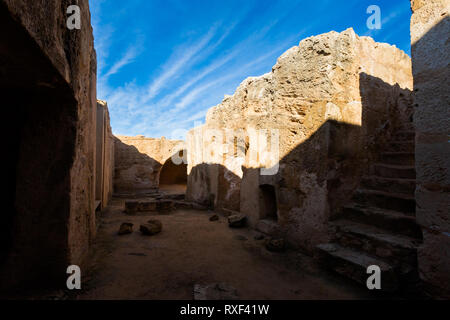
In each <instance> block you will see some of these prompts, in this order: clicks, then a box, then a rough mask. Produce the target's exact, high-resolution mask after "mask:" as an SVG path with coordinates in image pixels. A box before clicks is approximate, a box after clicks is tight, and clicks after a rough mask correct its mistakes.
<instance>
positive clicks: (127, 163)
mask: <svg viewBox="0 0 450 320" xmlns="http://www.w3.org/2000/svg"><path fill="white" fill-rule="evenodd" d="M183 148H184V141H181V140H168V139H165V138H164V137H162V138H161V139H156V138H146V137H144V136H135V137H126V136H116V137H115V157H114V159H115V160H114V161H115V173H114V192H119V193H120V192H132V191H146V190H152V189H157V188H158V186H159V174H160V170H161V168H162V166H163V165H164V163H165V162H166V161H168V160H169V161H171V157H172V155H174V154H176V153H177V152H178V151H179V150H183Z"/></svg>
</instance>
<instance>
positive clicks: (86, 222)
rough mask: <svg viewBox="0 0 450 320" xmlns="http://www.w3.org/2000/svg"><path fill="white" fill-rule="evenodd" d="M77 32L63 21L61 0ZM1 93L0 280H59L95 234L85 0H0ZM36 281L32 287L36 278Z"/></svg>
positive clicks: (92, 87) (91, 64)
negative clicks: (6, 151) (6, 159)
mask: <svg viewBox="0 0 450 320" xmlns="http://www.w3.org/2000/svg"><path fill="white" fill-rule="evenodd" d="M72 4H78V5H79V7H80V9H81V30H72V31H71V30H69V29H68V28H67V27H66V20H67V17H68V15H67V13H66V10H67V8H68V6H70V5H72ZM0 14H1V19H0V21H1V22H0V23H1V24H2V25H1V29H2V30H4V31H6V30H7V31H6V32H2V35H1V38H0V41H1V47H2V50H1V52H0V55H1V58H2V66H1V68H2V70H1V74H2V78H1V90H2V97H3V98H2V99H3V100H4V103H5V104H6V105H9V110H11V113H14V114H13V115H12V116H11V117H10V118H9V121H10V122H11V124H12V125H13V127H14V132H9V135H11V134H12V136H13V137H14V139H11V141H10V142H8V143H9V144H11V146H10V147H11V148H10V150H11V157H10V160H11V162H10V167H11V168H9V170H11V173H8V175H9V176H8V177H9V178H8V179H9V180H10V184H9V185H10V186H11V192H9V196H11V199H13V200H12V201H11V202H8V204H7V210H6V212H7V213H6V214H5V221H6V222H7V223H6V225H5V229H4V231H5V232H4V234H3V237H5V239H6V240H7V241H6V242H3V241H2V259H1V260H2V261H1V262H0V263H1V269H2V270H1V272H0V275H1V276H0V277H1V279H0V283H1V286H2V287H8V286H11V285H12V286H15V287H17V286H18V285H19V284H23V285H26V286H31V285H32V283H34V282H37V281H44V282H45V285H46V286H47V287H48V286H49V285H51V284H53V283H56V284H58V285H61V286H64V285H65V279H66V276H67V275H66V268H67V266H68V265H71V264H76V265H82V264H83V261H84V257H85V255H86V253H87V249H88V247H89V243H90V241H91V240H92V238H93V237H94V235H95V213H94V195H95V193H94V185H95V167H94V163H95V162H94V159H95V128H96V123H95V119H96V114H95V112H96V106H97V99H96V71H97V64H96V53H95V50H94V42H93V35H92V27H91V23H90V12H89V3H88V1H70V0H53V1H47V0H35V1H28V0H1V1H0ZM38 287H39V286H38Z"/></svg>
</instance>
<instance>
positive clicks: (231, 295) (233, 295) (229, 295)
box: [194, 283, 238, 300]
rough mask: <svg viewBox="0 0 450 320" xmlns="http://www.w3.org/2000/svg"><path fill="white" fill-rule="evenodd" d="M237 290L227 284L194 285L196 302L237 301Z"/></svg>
mask: <svg viewBox="0 0 450 320" xmlns="http://www.w3.org/2000/svg"><path fill="white" fill-rule="evenodd" d="M237 299H238V295H237V291H236V289H235V288H233V287H232V286H230V285H229V284H226V283H212V284H207V285H201V284H196V285H194V300H237Z"/></svg>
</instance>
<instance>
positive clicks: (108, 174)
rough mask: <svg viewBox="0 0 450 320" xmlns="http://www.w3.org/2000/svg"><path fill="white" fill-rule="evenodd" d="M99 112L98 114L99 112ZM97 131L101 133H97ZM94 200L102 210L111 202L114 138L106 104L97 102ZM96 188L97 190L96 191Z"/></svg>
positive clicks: (100, 101)
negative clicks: (97, 201)
mask: <svg viewBox="0 0 450 320" xmlns="http://www.w3.org/2000/svg"><path fill="white" fill-rule="evenodd" d="M99 111H100V112H99ZM99 129H101V131H100V132H99ZM96 144H97V149H96V161H97V164H98V166H97V168H96V200H99V201H100V203H101V207H100V208H104V207H106V206H107V205H108V202H109V200H111V197H112V193H113V177H114V136H113V134H112V130H111V125H110V118H109V110H108V104H107V103H106V101H102V100H98V101H97V141H96ZM97 188H98V190H97Z"/></svg>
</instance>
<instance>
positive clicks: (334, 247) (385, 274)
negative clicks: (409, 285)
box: [315, 243, 399, 292]
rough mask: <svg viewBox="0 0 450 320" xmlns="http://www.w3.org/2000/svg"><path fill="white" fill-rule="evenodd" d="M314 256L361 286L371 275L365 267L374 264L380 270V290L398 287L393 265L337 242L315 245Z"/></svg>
mask: <svg viewBox="0 0 450 320" xmlns="http://www.w3.org/2000/svg"><path fill="white" fill-rule="evenodd" d="M315 257H316V259H317V260H318V261H319V262H320V263H322V264H323V265H324V266H325V267H327V268H329V269H332V270H334V271H335V272H337V273H339V274H341V275H343V276H346V277H348V278H350V279H353V280H355V281H357V282H359V283H360V284H362V285H363V286H366V283H367V279H368V277H369V276H370V275H371V274H368V273H367V267H369V266H371V265H376V266H378V267H380V270H381V290H383V291H387V292H391V291H395V290H397V288H398V285H399V280H398V278H397V275H396V273H395V271H394V268H393V266H391V265H390V264H389V263H387V262H384V261H382V260H380V259H377V258H373V257H371V256H369V255H367V254H365V253H363V252H360V251H357V250H354V249H350V248H344V247H342V246H340V245H339V244H337V243H325V244H319V245H317V246H316V250H315Z"/></svg>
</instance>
